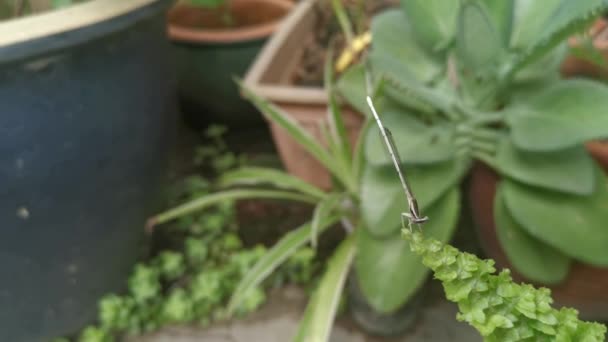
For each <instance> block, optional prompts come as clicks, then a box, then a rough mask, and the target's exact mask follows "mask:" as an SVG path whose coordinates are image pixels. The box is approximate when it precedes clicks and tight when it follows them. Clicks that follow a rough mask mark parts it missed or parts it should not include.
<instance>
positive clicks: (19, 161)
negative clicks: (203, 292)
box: [0, 1, 177, 342]
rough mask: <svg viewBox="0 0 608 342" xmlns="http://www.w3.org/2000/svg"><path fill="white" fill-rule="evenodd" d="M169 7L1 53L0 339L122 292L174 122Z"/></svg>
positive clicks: (71, 327)
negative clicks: (167, 31) (167, 25)
mask: <svg viewBox="0 0 608 342" xmlns="http://www.w3.org/2000/svg"><path fill="white" fill-rule="evenodd" d="M166 7H167V2H166V1H157V2H155V3H153V4H152V5H149V6H147V7H144V8H141V9H139V10H137V11H135V12H134V13H130V14H128V15H124V16H122V17H119V18H115V19H112V20H110V21H107V22H102V23H99V24H96V25H94V26H90V27H86V28H83V29H80V30H75V31H73V32H68V33H64V34H62V35H60V36H54V37H46V38H43V39H39V40H37V41H32V42H28V43H26V44H20V45H18V46H14V47H12V48H13V50H11V47H10V46H9V47H5V48H2V49H0V341H11V342H20V341H25V342H35V341H48V340H49V339H50V338H51V337H54V336H57V335H61V334H65V333H70V332H73V331H75V330H77V329H78V328H80V327H81V326H82V325H83V324H85V323H87V322H89V321H90V320H91V319H93V318H94V316H95V312H96V302H97V300H98V298H99V296H100V295H102V294H104V293H106V292H108V291H115V290H121V289H122V288H123V287H124V286H125V277H126V275H127V274H128V273H129V271H130V269H131V267H132V265H133V262H134V261H135V259H136V258H137V256H138V255H139V254H140V250H139V249H140V242H141V241H142V239H143V234H142V232H143V230H142V228H143V225H144V222H145V219H146V217H147V216H148V215H150V214H151V213H152V211H153V210H157V209H158V205H159V204H160V200H161V196H159V192H160V191H161V190H162V184H163V181H164V176H165V170H166V164H167V163H166V162H167V156H168V151H169V147H170V146H169V145H170V142H171V139H172V135H173V132H174V127H175V125H174V122H175V120H176V118H177V114H176V99H175V80H174V75H173V67H172V53H171V50H170V49H171V47H170V45H169V44H168V42H167V40H166V38H165V27H164V10H165V9H166Z"/></svg>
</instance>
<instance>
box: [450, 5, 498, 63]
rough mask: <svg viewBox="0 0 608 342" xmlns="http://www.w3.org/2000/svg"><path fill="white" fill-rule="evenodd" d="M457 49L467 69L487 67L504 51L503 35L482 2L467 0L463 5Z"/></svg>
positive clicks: (496, 60) (459, 21) (460, 59)
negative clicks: (468, 0)
mask: <svg viewBox="0 0 608 342" xmlns="http://www.w3.org/2000/svg"><path fill="white" fill-rule="evenodd" d="M456 51H457V52H458V57H459V61H460V62H461V63H462V65H463V67H464V68H465V69H467V70H478V69H480V68H481V69H485V68H488V67H490V66H492V65H494V64H495V63H497V62H498V59H499V58H500V55H501V53H502V42H501V37H500V34H499V32H498V30H497V28H496V27H495V26H494V23H493V21H492V18H491V16H490V14H489V13H488V11H487V10H486V8H485V6H483V5H482V3H478V2H466V3H465V4H463V5H462V8H461V9H460V15H459V18H458V34H457V35H456Z"/></svg>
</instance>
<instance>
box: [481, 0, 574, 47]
mask: <svg viewBox="0 0 608 342" xmlns="http://www.w3.org/2000/svg"><path fill="white" fill-rule="evenodd" d="M562 1H568V0H543V1H538V0H513V2H514V3H515V13H514V18H513V29H512V33H511V44H510V45H511V47H512V48H513V49H515V50H522V49H524V48H525V47H527V46H529V45H531V44H532V43H533V42H534V40H536V39H538V37H539V36H540V35H541V34H542V33H543V32H544V30H545V28H546V25H547V22H548V21H549V20H550V19H551V17H552V15H553V14H554V13H555V11H556V10H557V8H558V7H559V6H560V5H561V3H562ZM488 2H500V1H492V0H488Z"/></svg>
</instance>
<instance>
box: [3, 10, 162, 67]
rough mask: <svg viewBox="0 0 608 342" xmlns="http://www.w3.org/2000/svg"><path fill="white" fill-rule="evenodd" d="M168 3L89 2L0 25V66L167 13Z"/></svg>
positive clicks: (75, 43) (85, 40)
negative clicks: (165, 11) (163, 12)
mask: <svg viewBox="0 0 608 342" xmlns="http://www.w3.org/2000/svg"><path fill="white" fill-rule="evenodd" d="M170 2H171V1H170V0H91V1H87V2H85V3H82V4H78V5H74V6H70V7H68V8H65V9H60V10H56V11H52V12H47V13H42V14H38V15H31V16H27V17H23V18H18V19H13V20H8V21H5V22H3V23H0V64H5V63H10V62H14V61H18V60H22V59H28V58H34V57H36V56H40V55H44V54H47V53H50V52H53V51H57V50H62V49H66V48H70V47H73V46H77V45H80V44H82V43H85V42H88V41H91V40H94V39H97V38H100V37H103V36H106V35H108V34H111V33H113V32H117V31H120V30H123V29H125V28H128V27H129V26H131V25H133V23H135V22H137V21H140V20H142V19H145V18H148V17H150V16H153V15H155V14H158V13H159V12H162V11H164V10H166V9H168V7H169V4H170Z"/></svg>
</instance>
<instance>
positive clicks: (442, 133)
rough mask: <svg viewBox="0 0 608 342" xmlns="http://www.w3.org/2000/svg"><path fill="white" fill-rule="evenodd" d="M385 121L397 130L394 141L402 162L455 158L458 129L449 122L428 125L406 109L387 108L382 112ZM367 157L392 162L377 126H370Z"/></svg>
mask: <svg viewBox="0 0 608 342" xmlns="http://www.w3.org/2000/svg"><path fill="white" fill-rule="evenodd" d="M382 121H383V122H384V124H385V126H386V127H388V128H389V129H390V130H391V132H394V136H393V137H394V138H395V144H396V146H397V149H398V150H399V154H400V156H401V158H403V162H406V163H413V164H429V163H436V162H439V161H445V160H448V159H452V158H453V157H454V154H455V153H456V147H455V145H454V135H455V129H454V127H453V126H451V125H450V124H449V123H447V122H445V123H436V124H434V125H427V124H425V123H423V122H422V121H420V120H418V119H417V118H416V117H415V116H414V114H413V113H411V112H408V111H407V110H405V109H402V110H401V111H395V110H394V109H388V110H387V111H385V112H383V113H382ZM365 157H366V159H367V161H368V162H369V163H371V164H373V165H388V164H391V163H392V161H391V159H390V156H389V155H388V153H387V152H386V147H385V146H384V142H383V140H382V139H381V138H380V132H379V130H378V129H377V128H372V129H370V130H369V131H368V132H367V135H366V136H365Z"/></svg>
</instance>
